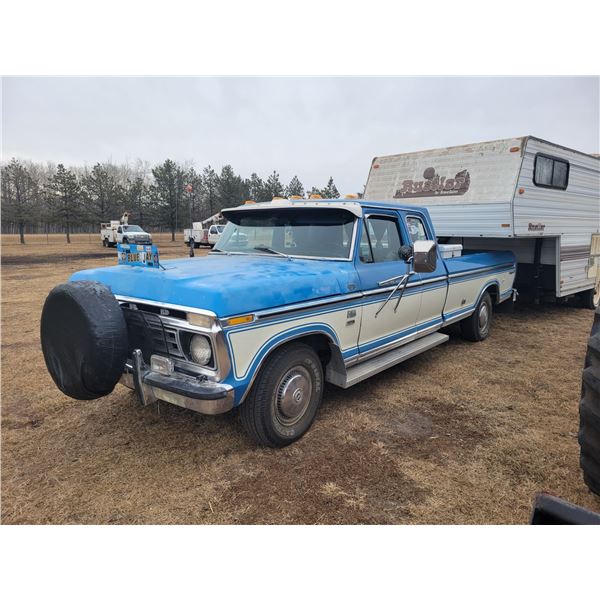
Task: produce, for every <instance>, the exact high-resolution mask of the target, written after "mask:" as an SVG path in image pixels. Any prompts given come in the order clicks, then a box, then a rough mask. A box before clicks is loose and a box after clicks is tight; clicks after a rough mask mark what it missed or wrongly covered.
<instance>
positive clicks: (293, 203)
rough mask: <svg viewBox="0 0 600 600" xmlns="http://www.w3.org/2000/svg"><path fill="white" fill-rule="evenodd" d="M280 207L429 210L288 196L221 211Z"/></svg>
mask: <svg viewBox="0 0 600 600" xmlns="http://www.w3.org/2000/svg"><path fill="white" fill-rule="evenodd" d="M278 208H317V209H319V208H338V209H340V208H341V209H343V210H347V211H349V212H351V213H352V214H353V215H354V216H356V217H362V216H363V209H365V208H383V209H392V210H410V211H413V212H414V211H418V212H427V211H426V209H421V208H420V207H417V206H414V205H408V204H399V203H397V202H386V201H374V200H365V199H364V198H357V199H352V200H348V199H347V198H327V199H319V200H316V199H309V200H289V199H288V198H280V199H277V200H271V201H270V202H253V203H248V204H242V205H241V206H236V207H231V208H224V209H223V210H222V211H221V212H222V213H223V214H224V215H227V213H228V212H233V211H235V212H238V211H253V210H265V209H278Z"/></svg>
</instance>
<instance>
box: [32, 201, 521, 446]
mask: <svg viewBox="0 0 600 600" xmlns="http://www.w3.org/2000/svg"><path fill="white" fill-rule="evenodd" d="M223 214H224V216H225V217H226V218H227V219H228V221H229V223H228V224H227V226H226V228H225V231H224V232H223V234H222V236H221V239H220V240H219V242H218V243H217V245H216V246H215V248H214V250H213V251H212V252H211V253H210V254H209V255H208V256H204V257H198V258H185V259H177V260H169V261H164V262H162V263H161V262H160V261H159V259H158V256H157V255H156V253H155V251H154V250H153V249H151V248H150V247H149V246H148V247H142V255H136V260H135V261H133V262H131V264H127V258H126V256H125V251H124V250H123V248H121V249H120V250H121V252H120V256H121V257H122V258H123V260H122V261H121V262H124V263H126V264H119V265H117V266H113V267H105V268H98V269H89V270H85V271H80V272H78V273H75V274H74V275H73V276H72V277H71V280H70V282H68V283H66V284H62V285H59V286H57V287H56V288H55V289H54V290H52V292H51V293H50V294H49V296H48V298H47V300H46V303H45V305H44V309H43V313H42V321H41V339H42V348H43V351H44V356H45V359H46V364H47V366H48V370H49V371H50V374H51V375H52V377H53V379H54V381H55V383H56V384H57V385H58V387H59V388H60V389H61V390H62V391H63V392H64V393H65V394H67V395H69V396H71V397H74V398H78V399H94V398H98V397H101V396H104V395H107V394H109V393H110V392H111V391H112V390H113V389H114V387H115V385H116V384H117V383H118V382H119V381H120V382H121V383H123V384H125V385H126V386H129V387H130V388H132V389H135V391H136V393H137V395H138V397H139V400H140V402H141V403H142V404H143V405H147V404H150V403H153V402H156V401H157V400H163V401H166V402H171V403H173V404H177V405H179V406H183V407H185V408H189V409H192V410H195V411H198V412H201V413H206V414H216V413H222V412H225V411H228V410H231V409H232V408H235V407H239V412H240V415H241V421H242V424H243V425H244V427H245V429H246V431H247V432H248V433H249V434H250V435H251V436H252V437H253V438H254V439H256V440H257V441H258V442H260V443H261V444H264V445H268V446H284V445H286V444H289V443H291V442H293V441H295V440H297V439H298V438H299V437H300V436H302V435H303V434H304V433H305V432H306V431H307V430H308V428H309V427H310V425H311V423H312V421H313V419H314V417H315V414H316V412H317V409H318V407H319V404H320V402H321V397H322V395H323V387H324V384H325V382H330V383H331V384H333V385H336V386H339V387H342V388H348V387H350V386H352V385H354V384H355V383H358V382H360V381H363V380H364V379H366V378H368V377H370V376H371V375H375V374H376V373H379V372H381V371H383V370H384V369H387V368H388V367H391V366H392V365H396V364H398V363H400V362H402V361H403V360H406V359H408V358H410V357H412V356H415V355H417V354H419V353H421V352H424V351H425V350H428V349H429V348H433V347H434V346H437V345H438V344H441V343H443V342H445V341H447V340H448V336H447V335H445V334H444V333H440V331H439V330H440V329H442V328H443V327H445V326H447V325H448V324H450V323H453V322H456V321H460V325H461V329H462V334H463V336H464V337H466V338H467V339H469V340H473V341H480V340H483V339H485V338H486V337H487V336H488V334H489V331H490V325H491V321H492V310H493V307H494V306H495V305H497V304H499V303H501V302H504V301H506V300H509V299H513V298H514V294H515V291H514V290H513V281H514V278H515V271H516V259H515V256H514V255H513V254H512V253H511V252H478V251H470V252H469V253H462V254H461V253H460V247H459V249H458V250H459V251H458V254H459V255H458V256H454V257H452V258H443V256H444V255H445V254H448V253H450V254H452V252H454V253H455V254H456V253H457V249H456V247H454V248H453V249H448V248H445V247H443V246H439V245H438V244H437V243H436V241H435V240H436V237H435V232H434V230H433V226H432V223H431V220H430V218H429V214H428V212H427V210H426V209H423V208H416V207H414V206H410V207H409V206H399V205H397V204H391V203H382V202H371V201H363V200H357V201H354V200H352V201H349V200H327V201H324V200H316V201H314V200H309V201H304V200H303V201H291V200H285V199H281V200H278V201H273V202H265V203H257V204H246V205H244V206H240V207H238V208H232V209H228V210H224V211H223ZM125 250H128V251H130V250H131V249H130V248H126V249H125ZM448 250H450V252H448ZM144 252H146V253H147V256H144V255H143V253H144ZM140 257H141V258H142V259H143V260H142V262H139V261H140Z"/></svg>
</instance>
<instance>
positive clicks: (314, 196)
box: [309, 194, 323, 200]
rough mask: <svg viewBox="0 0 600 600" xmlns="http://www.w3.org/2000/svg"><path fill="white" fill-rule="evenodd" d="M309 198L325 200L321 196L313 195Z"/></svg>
mask: <svg viewBox="0 0 600 600" xmlns="http://www.w3.org/2000/svg"><path fill="white" fill-rule="evenodd" d="M309 198H310V199H311V200H323V196H321V194H311V195H310V196H309Z"/></svg>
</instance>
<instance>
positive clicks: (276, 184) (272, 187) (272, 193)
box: [265, 171, 284, 200]
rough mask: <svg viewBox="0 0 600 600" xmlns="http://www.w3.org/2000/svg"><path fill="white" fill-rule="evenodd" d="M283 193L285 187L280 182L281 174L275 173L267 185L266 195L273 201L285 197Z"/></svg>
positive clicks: (270, 176)
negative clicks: (278, 197)
mask: <svg viewBox="0 0 600 600" xmlns="http://www.w3.org/2000/svg"><path fill="white" fill-rule="evenodd" d="M283 191H284V190H283V185H282V184H281V181H279V173H277V171H273V172H272V173H271V174H270V175H269V177H268V179H267V182H266V184H265V193H266V194H268V197H269V200H271V199H273V198H275V197H277V196H283Z"/></svg>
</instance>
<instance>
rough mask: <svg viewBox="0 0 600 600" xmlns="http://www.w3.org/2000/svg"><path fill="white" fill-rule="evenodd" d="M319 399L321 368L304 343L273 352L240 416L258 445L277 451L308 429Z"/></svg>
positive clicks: (311, 350)
mask: <svg viewBox="0 0 600 600" xmlns="http://www.w3.org/2000/svg"><path fill="white" fill-rule="evenodd" d="M322 396H323V367H322V365H321V361H320V360H319V357H318V356H317V354H316V352H315V351H314V350H313V349H312V348H311V347H310V346H307V345H306V344H302V343H297V342H296V343H292V344H289V345H287V346H284V347H283V348H281V349H279V350H276V351H275V352H274V353H273V354H272V355H271V356H269V358H268V359H267V361H266V363H265V364H264V366H263V367H262V369H261V371H260V373H259V375H258V378H257V379H256V381H255V382H254V385H253V386H252V390H251V391H250V394H249V396H248V398H247V399H246V401H245V402H244V403H243V404H242V405H241V406H240V417H241V421H242V425H243V427H244V429H245V430H246V433H248V435H250V437H252V438H253V439H254V440H256V441H257V442H258V443H259V444H262V445H264V446H270V447H272V448H281V447H283V446H287V445H288V444H291V443H292V442H295V441H296V440H298V439H300V438H301V437H302V436H303V435H304V434H305V433H306V432H307V431H308V429H309V427H310V426H311V424H312V422H313V420H314V418H315V415H316V414H317V410H318V408H319V405H320V404H321V398H322Z"/></svg>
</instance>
